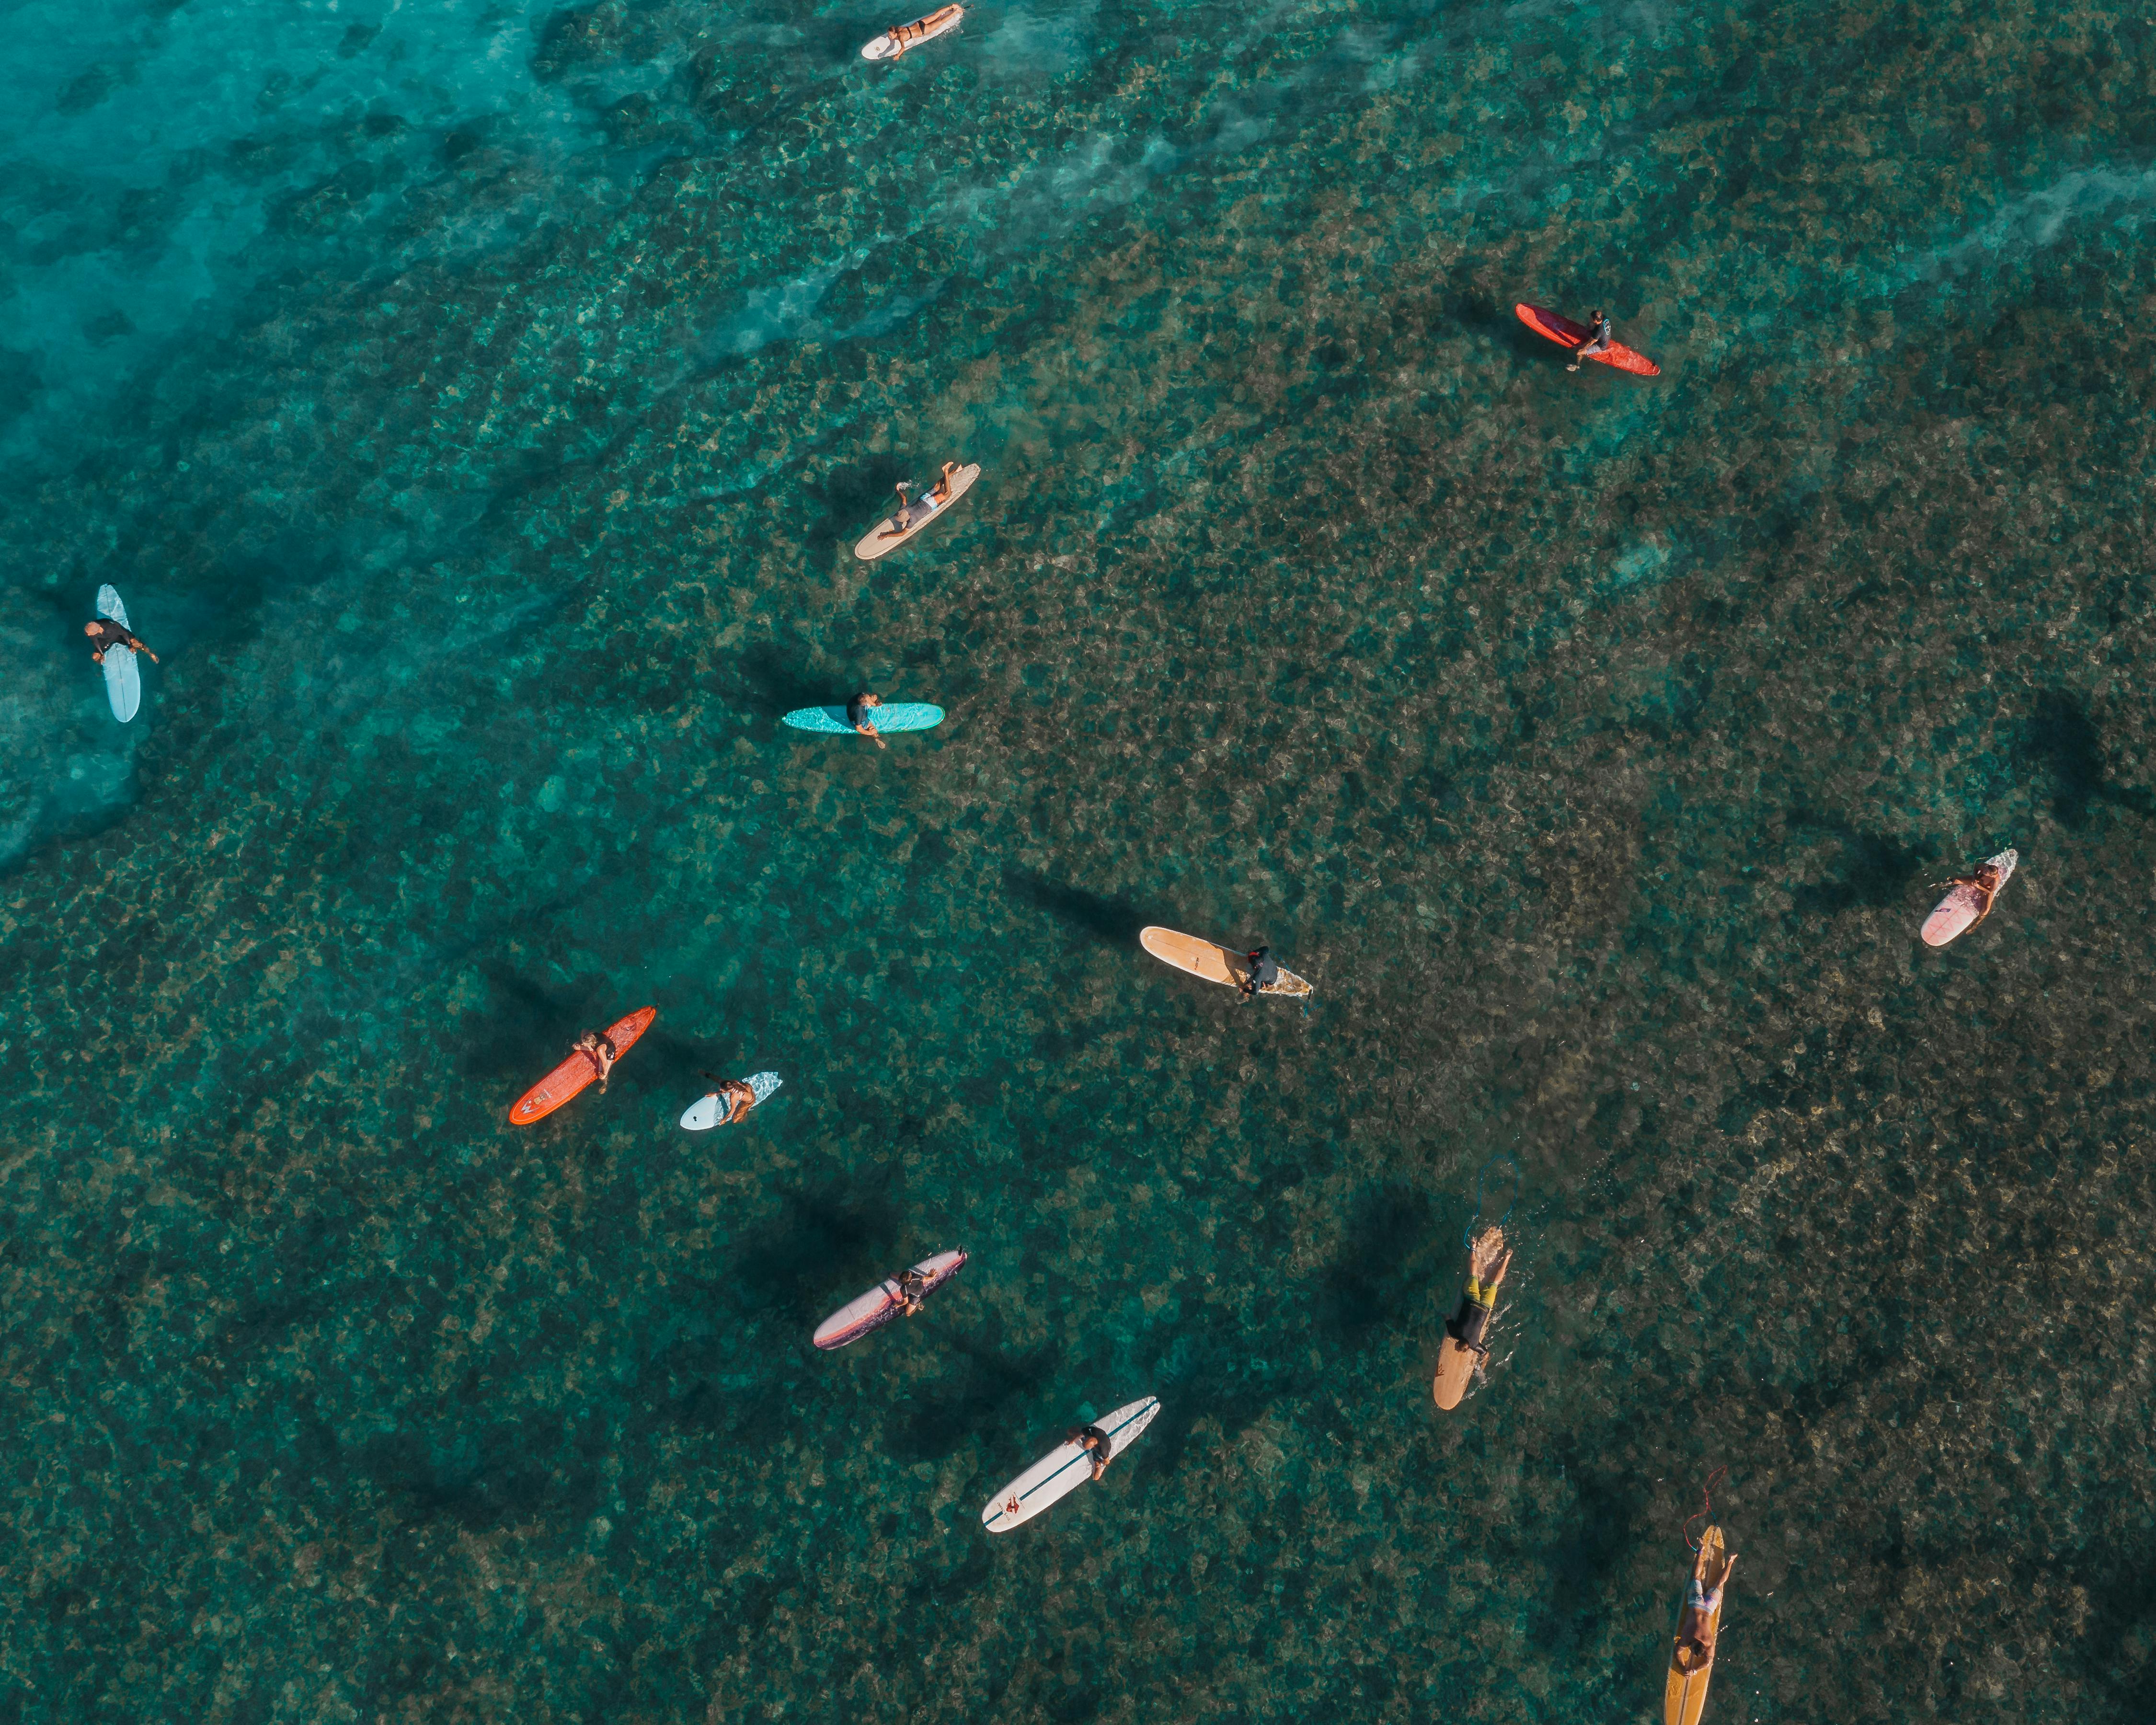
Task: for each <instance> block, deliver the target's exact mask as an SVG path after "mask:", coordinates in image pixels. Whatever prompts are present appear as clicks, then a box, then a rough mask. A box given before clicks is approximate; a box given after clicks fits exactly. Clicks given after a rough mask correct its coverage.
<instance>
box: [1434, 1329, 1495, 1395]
mask: <svg viewBox="0 0 2156 1725" xmlns="http://www.w3.org/2000/svg"><path fill="white" fill-rule="evenodd" d="M1481 1358H1482V1356H1481V1354H1479V1353H1476V1351H1475V1350H1474V1349H1473V1348H1469V1347H1466V1346H1464V1345H1463V1344H1462V1343H1460V1339H1459V1338H1458V1337H1455V1336H1447V1337H1445V1343H1444V1346H1443V1348H1442V1349H1441V1350H1440V1353H1439V1354H1438V1356H1437V1376H1436V1377H1435V1378H1431V1379H1430V1394H1432V1395H1434V1396H1435V1397H1436V1399H1437V1405H1438V1408H1439V1409H1440V1411H1441V1412H1444V1413H1447V1414H1450V1412H1451V1411H1452V1410H1453V1409H1455V1408H1456V1407H1458V1406H1459V1405H1460V1403H1461V1402H1462V1401H1464V1400H1466V1397H1467V1386H1468V1385H1469V1384H1472V1383H1473V1382H1474V1381H1475V1368H1476V1364H1477V1363H1479V1362H1480V1361H1481Z"/></svg>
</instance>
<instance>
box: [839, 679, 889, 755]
mask: <svg viewBox="0 0 2156 1725" xmlns="http://www.w3.org/2000/svg"><path fill="white" fill-rule="evenodd" d="M882 705H883V696H880V695H871V694H870V693H869V691H867V690H865V689H864V690H862V691H861V692H860V694H858V695H856V696H854V698H853V699H852V700H851V701H848V702H847V703H846V722H847V723H848V724H849V725H850V726H853V727H854V729H855V730H856V731H858V732H860V733H861V735H862V736H864V737H866V738H868V740H869V741H870V742H872V743H874V744H875V746H876V747H878V748H882V747H885V743H884V740H883V733H882V732H880V731H878V730H877V729H876V727H875V721H874V720H873V719H871V718H870V717H869V710H870V708H871V707H879V706H882Z"/></svg>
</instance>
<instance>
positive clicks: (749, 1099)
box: [704, 1072, 776, 1126]
mask: <svg viewBox="0 0 2156 1725" xmlns="http://www.w3.org/2000/svg"><path fill="white" fill-rule="evenodd" d="M704 1076H705V1077H706V1078H719V1075H718V1074H717V1073H716V1072H706V1073H705V1074H704ZM773 1087H774V1088H776V1086H773ZM716 1094H717V1096H718V1097H719V1099H720V1101H723V1102H724V1103H725V1104H726V1112H725V1113H723V1114H721V1116H720V1117H718V1119H717V1120H716V1122H713V1123H714V1124H715V1125H718V1126H731V1125H732V1124H733V1123H734V1122H736V1121H737V1120H739V1119H740V1118H741V1117H742V1116H743V1115H745V1114H747V1112H748V1111H749V1110H750V1109H752V1108H753V1107H754V1106H756V1091H755V1090H754V1089H753V1088H752V1086H749V1085H748V1084H747V1083H745V1082H743V1081H742V1080H741V1079H738V1078H719V1087H718V1090H717V1092H716Z"/></svg>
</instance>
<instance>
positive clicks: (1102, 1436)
mask: <svg viewBox="0 0 2156 1725" xmlns="http://www.w3.org/2000/svg"><path fill="white" fill-rule="evenodd" d="M1070 1441H1071V1442H1072V1443H1074V1444H1075V1445H1077V1446H1078V1447H1079V1448H1080V1449H1081V1450H1086V1452H1087V1453H1088V1454H1089V1455H1091V1457H1092V1461H1093V1477H1094V1478H1095V1479H1096V1480H1097V1479H1098V1478H1100V1477H1101V1475H1102V1474H1104V1473H1106V1471H1108V1460H1109V1456H1108V1435H1107V1433H1106V1432H1105V1431H1103V1430H1101V1428H1100V1427H1099V1426H1097V1425H1081V1426H1079V1427H1077V1428H1076V1429H1075V1430H1073V1431H1072V1432H1071V1434H1070Z"/></svg>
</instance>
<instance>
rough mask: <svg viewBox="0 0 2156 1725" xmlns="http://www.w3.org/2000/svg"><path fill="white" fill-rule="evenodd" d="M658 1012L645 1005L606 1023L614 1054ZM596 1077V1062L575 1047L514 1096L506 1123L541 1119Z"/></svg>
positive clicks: (579, 1093)
mask: <svg viewBox="0 0 2156 1725" xmlns="http://www.w3.org/2000/svg"><path fill="white" fill-rule="evenodd" d="M658 1016H659V1009H658V1008H657V1007H655V1006H646V1007H642V1008H639V1009H638V1010H637V1011H635V1012H633V1013H631V1014H629V1016H628V1017H627V1018H622V1019H615V1020H614V1021H613V1023H612V1024H608V1026H607V1033H606V1037H607V1040H608V1041H609V1042H611V1043H612V1044H613V1051H614V1056H615V1058H616V1059H619V1058H620V1057H621V1056H622V1055H625V1054H627V1053H628V1052H629V1045H630V1044H631V1043H633V1042H634V1041H635V1040H636V1039H637V1038H638V1037H639V1036H641V1035H642V1034H644V1032H645V1031H646V1030H648V1029H650V1028H651V1021H652V1019H655V1018H657V1017H658ZM598 1081H599V1065H598V1061H597V1060H593V1058H592V1057H591V1056H590V1055H588V1054H586V1053H585V1052H584V1051H583V1050H582V1049H577V1050H575V1051H574V1052H573V1053H572V1054H571V1055H570V1056H569V1057H568V1059H567V1060H564V1061H562V1064H561V1065H558V1066H557V1067H555V1069H554V1070H552V1071H551V1072H549V1073H548V1074H547V1076H545V1077H544V1078H542V1079H541V1080H540V1081H538V1083H536V1084H535V1085H533V1086H531V1089H529V1090H527V1091H525V1092H524V1094H523V1095H522V1096H519V1097H518V1098H517V1099H516V1106H515V1107H513V1108H511V1110H510V1111H509V1123H510V1124H511V1126H529V1125H531V1122H533V1121H535V1120H544V1119H545V1118H546V1117H547V1116H548V1115H549V1114H552V1112H553V1111H555V1110H556V1109H557V1108H558V1107H560V1106H562V1103H564V1102H567V1101H574V1100H575V1099H576V1098H577V1097H578V1096H582V1095H583V1093H584V1092H585V1091H586V1090H588V1088H590V1086H593V1085H594V1084H597V1083H598Z"/></svg>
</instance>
